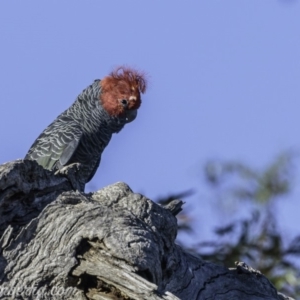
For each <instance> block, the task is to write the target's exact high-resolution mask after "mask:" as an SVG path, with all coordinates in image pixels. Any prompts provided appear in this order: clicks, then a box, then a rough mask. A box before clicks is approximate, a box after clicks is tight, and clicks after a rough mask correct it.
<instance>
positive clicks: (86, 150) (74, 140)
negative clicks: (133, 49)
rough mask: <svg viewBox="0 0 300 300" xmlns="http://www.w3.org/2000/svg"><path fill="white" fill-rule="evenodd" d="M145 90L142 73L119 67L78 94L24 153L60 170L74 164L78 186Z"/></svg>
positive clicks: (96, 164)
mask: <svg viewBox="0 0 300 300" xmlns="http://www.w3.org/2000/svg"><path fill="white" fill-rule="evenodd" d="M146 89H147V79H146V75H145V73H144V72H141V71H138V70H136V69H133V68H130V67H127V66H120V67H117V68H115V69H113V71H112V72H111V73H109V74H108V75H107V76H105V77H104V78H103V79H101V80H100V79H96V80H95V81H94V82H93V83H92V84H91V85H89V86H88V87H87V88H86V89H84V90H83V91H82V92H81V94H79V95H78V97H77V98H76V100H75V102H74V103H73V104H72V105H71V106H70V107H69V108H68V109H66V110H65V111H64V112H63V113H61V114H60V115H59V116H58V117H57V118H56V119H55V120H54V121H53V122H52V123H51V124H50V125H49V126H48V127H47V128H46V129H45V130H44V131H43V132H42V133H41V134H40V135H39V136H38V138H37V139H36V140H35V141H34V143H33V144H32V146H31V147H30V149H29V151H28V153H27V154H26V156H25V159H27V160H34V161H36V162H37V163H38V164H39V165H41V166H42V167H43V168H45V169H48V170H52V171H58V172H59V171H61V170H62V169H63V168H65V167H66V166H69V165H71V164H77V165H78V166H79V167H78V172H77V173H78V175H77V177H76V178H77V180H78V185H77V186H78V189H79V190H81V191H84V188H85V184H86V183H87V182H89V181H90V180H91V179H92V178H93V176H94V175H95V173H96V171H97V169H98V167H99V165H100V161H101V155H102V152H103V151H104V149H105V147H106V146H107V145H108V143H109V141H110V139H111V137H112V134H114V133H118V132H120V131H121V130H122V128H123V127H124V126H125V125H126V124H127V123H130V122H132V121H133V120H134V119H135V118H136V117H137V110H138V109H139V107H140V105H141V94H144V93H145V92H146Z"/></svg>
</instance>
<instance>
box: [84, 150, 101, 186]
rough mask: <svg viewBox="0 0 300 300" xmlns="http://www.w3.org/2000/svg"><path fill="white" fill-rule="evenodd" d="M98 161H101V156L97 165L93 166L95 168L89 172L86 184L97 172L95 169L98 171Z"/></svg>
mask: <svg viewBox="0 0 300 300" xmlns="http://www.w3.org/2000/svg"><path fill="white" fill-rule="evenodd" d="M100 161H101V155H100V156H99V158H98V160H97V163H96V164H95V167H94V169H93V171H92V172H91V174H90V176H89V178H88V180H87V181H86V182H89V181H91V180H92V178H93V177H94V175H95V173H96V172H97V169H98V167H99V165H100Z"/></svg>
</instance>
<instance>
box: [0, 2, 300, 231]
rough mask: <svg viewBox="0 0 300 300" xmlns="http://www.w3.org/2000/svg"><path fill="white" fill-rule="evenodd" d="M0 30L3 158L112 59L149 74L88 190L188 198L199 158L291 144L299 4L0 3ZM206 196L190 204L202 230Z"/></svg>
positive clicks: (299, 97)
mask: <svg viewBox="0 0 300 300" xmlns="http://www.w3.org/2000/svg"><path fill="white" fill-rule="evenodd" d="M0 37H1V50H0V51H1V56H0V87H1V91H2V93H1V98H0V101H1V118H0V140H1V141H2V143H1V148H0V163H3V162H6V161H10V160H14V159H16V158H23V157H24V156H25V154H26V152H27V150H28V149H29V147H30V146H31V144H32V143H33V141H34V140H35V139H36V137H37V136H38V135H39V134H40V132H41V131H42V130H43V129H44V128H45V127H46V126H47V125H49V123H51V122H52V121H53V120H54V119H55V118H56V117H57V115H58V114H60V113H61V112H62V111H63V110H64V109H66V108H67V107H68V106H69V105H70V104H71V103H72V102H73V101H74V100H75V98H76V96H77V95H78V94H79V93H80V92H81V91H82V90H83V89H84V88H85V87H86V86H87V85H89V84H90V83H92V82H93V80H94V79H96V78H102V77H103V76H104V75H106V74H107V73H108V72H110V71H111V69H112V67H114V66H116V65H120V64H127V65H130V66H134V67H137V68H139V69H142V70H144V71H146V72H147V73H148V74H149V77H150V80H149V89H148V91H147V93H146V95H145V96H144V97H143V104H142V107H141V109H140V111H139V114H138V117H137V119H136V120H135V121H134V122H133V123H131V124H129V125H127V126H126V128H125V129H124V130H123V131H121V132H120V133H119V134H117V135H115V136H114V137H113V139H112V141H111V143H110V144H109V146H108V147H107V149H106V150H105V152H104V154H103V157H102V163H101V166H100V168H99V169H98V172H97V174H96V176H95V177H94V179H93V181H92V182H91V184H90V185H89V186H88V189H89V190H95V189H98V188H101V187H103V186H105V185H108V184H111V183H114V182H116V181H125V182H126V183H128V184H129V185H130V186H131V188H132V189H133V190H134V191H136V192H141V193H144V194H145V195H147V196H148V197H149V198H152V199H155V198H156V197H157V196H159V195H167V194H168V193H170V192H179V191H182V190H185V189H188V188H195V189H196V190H197V192H198V193H197V195H195V196H194V197H191V198H189V199H187V201H188V202H193V200H198V199H199V198H200V197H201V195H203V194H205V186H204V185H203V183H202V182H201V178H200V177H201V168H202V166H203V164H204V162H205V161H206V160H207V159H211V158H218V159H222V160H226V159H231V160H232V159H238V160H241V161H244V162H247V163H249V164H251V165H254V166H257V167H259V166H262V165H264V164H267V163H268V162H270V160H271V159H272V158H273V157H274V156H275V155H277V154H278V153H280V152H281V151H282V150H285V149H290V148H292V149H296V150H299V148H300V135H299V128H300V117H299V115H300V113H299V111H300V84H299V83H300V5H299V2H298V1H279V0H277V1H275V0H264V1H262V0H251V1H250V0H248V1H241V0H227V1H224V0H205V1H129V0H128V1H100V0H98V1H95V0H93V1H92V0H90V1H77V0H72V1H69V2H67V1H57V0H56V1H48V2H46V1H38V0H32V1H30V0H28V1H15V0H10V1H1V2H0ZM299 196H300V189H298V194H297V193H296V194H295V195H294V199H297V197H298V198H299ZM208 202H209V200H208V199H205V198H202V201H201V207H199V208H198V209H195V210H194V217H195V218H197V219H198V220H199V224H200V225H199V226H201V230H202V231H204V232H205V231H207V232H208V231H209V230H210V229H211V224H209V222H207V219H210V218H211V213H210V212H209V209H211V207H210V205H209V203H208ZM291 203H293V205H294V206H295V205H299V204H297V203H298V202H296V200H295V201H294V202H291ZM291 207H292V206H290V208H289V209H288V208H287V209H285V208H283V209H280V213H281V215H280V218H281V219H282V220H283V222H285V220H286V222H287V221H288V220H290V221H291V223H290V224H291V225H287V228H288V230H292V227H295V228H298V227H299V226H297V224H296V223H295V222H296V220H297V216H296V215H295V216H294V215H293V214H292V213H291V212H292V211H293V209H291ZM207 224H209V225H207ZM199 233H200V232H199ZM200 234H201V233H200Z"/></svg>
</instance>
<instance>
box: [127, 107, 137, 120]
mask: <svg viewBox="0 0 300 300" xmlns="http://www.w3.org/2000/svg"><path fill="white" fill-rule="evenodd" d="M136 116H137V109H130V110H128V111H126V123H130V122H132V121H133V120H134V119H135V118H136Z"/></svg>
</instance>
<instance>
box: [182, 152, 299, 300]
mask: <svg viewBox="0 0 300 300" xmlns="http://www.w3.org/2000/svg"><path fill="white" fill-rule="evenodd" d="M293 160H294V157H293V156H292V155H290V154H284V155H281V156H279V157H278V158H276V160H275V161H274V162H273V163H272V164H271V165H270V166H268V167H267V168H266V169H264V170H262V171H261V170H258V171H257V170H254V169H252V168H250V167H248V166H246V165H244V164H241V163H236V162H226V163H220V162H216V161H215V162H209V163H207V165H206V166H205V178H206V180H207V183H208V185H209V186H210V187H211V189H212V192H213V193H214V196H215V197H216V199H218V200H217V201H220V203H222V204H226V203H229V204H231V205H234V208H235V211H234V212H233V213H232V212H231V216H230V217H231V218H230V219H231V222H230V223H229V224H226V225H224V226H221V227H219V228H216V229H215V235H216V239H215V240H213V241H206V242H201V243H198V244H196V245H194V246H193V247H192V248H190V249H189V250H190V251H192V252H193V253H194V254H197V255H199V256H201V257H202V258H203V259H205V260H210V261H214V262H215V263H218V264H222V265H225V266H227V267H233V266H234V264H235V262H236V261H243V262H245V263H247V264H248V265H250V266H251V267H252V268H254V269H257V270H259V271H261V272H262V273H263V274H264V275H265V276H266V277H267V278H269V279H270V281H271V282H272V283H273V284H274V286H275V287H276V288H277V289H278V290H279V291H281V292H283V293H285V294H288V295H290V296H292V297H295V298H300V271H299V262H300V260H299V258H300V235H299V236H298V237H296V238H295V239H294V240H293V241H288V240H287V238H286V237H285V235H284V234H283V233H282V232H281V231H280V228H279V225H278V220H277V219H276V216H275V213H274V210H275V208H276V204H277V203H276V202H278V201H287V200H288V197H287V196H288V195H289V193H290V191H291V190H292V178H293V166H292V162H293ZM219 206H221V205H219ZM185 220H186V221H187V223H188V224H185V226H183V225H182V227H181V228H185V227H187V228H189V226H191V225H190V223H189V222H190V218H188V217H186V218H185ZM181 221H182V220H181ZM183 223H184V222H183ZM297 264H298V266H297Z"/></svg>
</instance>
